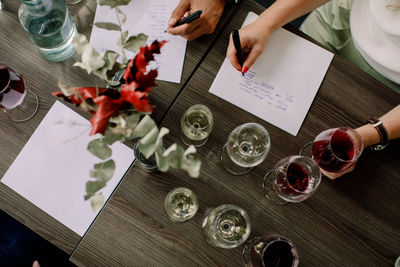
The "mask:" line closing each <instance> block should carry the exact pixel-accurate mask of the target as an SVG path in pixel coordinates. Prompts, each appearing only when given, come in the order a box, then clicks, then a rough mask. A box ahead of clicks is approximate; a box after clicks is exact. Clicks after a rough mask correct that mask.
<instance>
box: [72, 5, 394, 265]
mask: <svg viewBox="0 0 400 267" xmlns="http://www.w3.org/2000/svg"><path fill="white" fill-rule="evenodd" d="M249 10H251V11H255V12H256V13H260V12H261V11H262V8H261V7H260V6H258V5H256V4H254V3H253V2H252V1H245V3H244V4H243V6H242V7H241V8H240V9H239V11H238V13H237V14H235V16H234V19H233V20H232V22H231V23H230V24H229V26H228V27H227V29H226V30H225V31H224V33H223V35H222V37H221V38H220V39H219V40H218V42H217V43H216V45H215V46H214V47H213V49H212V51H211V52H210V54H208V55H207V57H206V59H205V60H204V61H203V63H202V64H201V65H200V68H199V69H198V70H197V71H196V72H195V74H194V75H193V77H192V78H191V79H190V81H189V83H188V84H187V86H186V87H185V89H184V90H183V92H182V94H180V96H179V98H178V100H177V101H176V102H175V104H174V105H173V107H172V109H171V110H170V111H169V113H168V114H167V116H166V118H165V120H164V121H163V123H162V124H163V125H165V126H166V127H168V128H169V129H170V130H171V133H170V134H169V136H168V140H169V142H170V143H173V142H179V138H178V137H179V131H180V118H181V116H182V114H183V113H184V111H185V110H186V109H187V108H188V107H190V106H191V105H193V104H197V103H202V104H205V105H207V106H208V107H209V108H210V109H211V110H212V112H213V115H214V119H215V127H214V130H213V132H212V134H211V137H210V139H209V140H208V141H207V143H206V144H205V145H204V146H202V147H201V148H199V149H198V155H199V156H200V157H201V158H202V162H203V165H202V171H201V175H200V178H198V179H192V178H189V177H188V176H187V175H186V174H185V173H184V172H182V171H177V170H173V171H170V172H168V173H155V174H149V173H145V172H143V171H141V170H140V169H139V168H138V167H136V166H135V167H134V168H133V169H132V171H131V172H130V173H129V174H128V175H127V176H126V177H125V178H124V180H123V181H122V183H121V184H120V186H119V188H118V190H117V191H116V192H115V194H114V195H113V197H112V198H111V199H110V201H109V202H108V204H107V206H106V207H105V209H104V210H103V211H102V213H101V214H100V215H99V216H98V218H97V220H96V221H95V223H94V224H93V225H92V227H91V228H90V230H89V231H88V233H87V234H86V236H85V237H84V238H83V240H82V242H81V243H80V245H79V246H78V248H77V249H76V250H75V252H74V253H73V255H72V257H71V260H72V261H73V262H74V263H76V264H78V265H112V266H115V265H123V266H143V265H157V266H194V265H201V266H215V265H223V266H240V265H241V264H242V263H241V249H242V248H241V247H239V248H235V249H220V248H214V247H212V246H210V245H209V244H207V243H206V242H205V241H204V237H203V233H202V229H201V225H202V222H203V219H204V217H205V216H206V214H207V213H208V212H209V211H210V209H212V208H214V207H217V206H219V205H221V204H225V203H231V204H235V205H238V206H240V207H242V208H244V209H245V210H246V211H247V212H248V214H249V216H250V218H251V225H252V233H251V235H250V238H252V237H255V236H259V235H264V234H271V233H277V234H281V235H283V236H285V237H287V238H289V239H290V240H292V241H293V242H294V244H295V245H296V247H297V249H298V252H299V255H300V266H393V264H394V261H395V259H396V258H397V257H398V256H399V255H400V200H399V199H400V198H399V193H398V192H399V190H400V177H399V176H400V158H399V151H400V144H399V142H398V141H395V142H392V143H391V145H390V146H389V147H388V148H387V149H385V150H383V151H379V152H377V151H369V150H366V151H365V152H364V153H363V155H362V157H361V158H360V160H359V163H358V164H357V167H356V170H355V171H353V172H352V173H349V174H347V175H345V176H344V177H342V178H340V179H338V180H335V181H331V180H329V179H328V178H326V177H324V178H323V180H322V182H321V185H320V187H319V189H318V191H317V192H316V193H315V195H313V196H312V197H311V198H310V199H308V200H306V201H305V202H303V203H299V204H288V205H276V204H274V203H271V202H270V201H268V200H267V199H266V198H265V197H264V196H263V194H262V193H261V182H262V179H263V176H264V174H265V173H266V172H267V171H268V170H269V169H271V168H272V167H273V166H274V165H275V164H276V163H277V162H278V161H279V160H280V159H282V158H283V157H286V156H288V155H293V154H297V153H298V152H299V150H300V149H301V147H302V146H303V145H304V144H305V143H307V142H309V141H312V140H313V139H314V137H315V136H316V135H317V134H318V133H320V132H321V131H323V130H325V129H328V128H333V127H338V126H349V127H358V126H361V125H363V124H364V123H365V121H366V119H367V118H369V117H371V116H380V115H383V114H384V113H385V112H387V111H389V110H390V109H391V108H393V107H395V106H396V105H397V104H399V103H400V95H397V94H396V93H394V92H392V91H391V90H390V89H388V88H386V87H385V86H383V85H382V84H381V83H379V82H378V81H375V80H374V79H373V78H371V77H369V76H368V75H366V74H364V73H363V72H361V71H360V70H359V69H357V68H355V67H354V66H352V65H351V64H349V63H348V62H347V61H346V60H344V59H342V58H341V57H338V56H335V57H334V59H333V61H332V64H331V66H330V68H329V70H328V73H327V75H326V77H325V79H324V81H323V83H322V85H321V87H320V89H319V92H318V94H317V96H316V98H315V100H314V102H313V104H312V106H311V108H310V111H309V112H308V115H307V117H306V119H305V121H304V123H303V125H302V127H301V129H300V131H299V133H298V135H297V136H291V135H289V134H288V133H286V132H284V131H282V130H280V129H278V128H276V127H275V126H273V125H271V124H269V123H267V122H265V121H262V120H260V119H259V118H257V117H255V116H253V115H251V114H249V113H247V112H245V111H244V110H241V109H239V108H237V107H236V106H234V105H232V104H230V103H228V102H226V101H224V100H222V99H220V98H218V97H216V96H215V95H213V94H211V93H209V92H208V90H209V88H210V86H211V84H212V82H213V80H214V78H215V76H216V73H217V71H218V69H219V67H220V65H221V64H222V62H223V60H224V57H225V51H226V47H227V43H228V37H229V33H230V31H231V30H232V29H233V28H235V27H239V26H240V25H241V24H242V22H243V21H244V19H245V16H246V15H247V12H248V11H249ZM288 78H290V77H288ZM246 122H258V123H260V124H262V125H263V126H264V127H265V128H266V129H267V130H268V131H269V133H270V135H271V140H272V147H271V151H270V153H269V155H268V157H267V159H266V160H265V161H264V162H263V163H262V164H261V165H259V166H257V167H255V168H254V169H253V170H252V171H251V172H250V173H249V174H247V175H243V176H232V175H229V174H228V173H227V172H225V171H224V169H223V167H222V166H221V163H220V153H221V150H222V146H223V144H224V143H225V141H226V138H227V136H228V134H229V132H230V131H231V130H232V129H233V128H235V127H236V126H237V125H239V124H242V123H246ZM178 186H184V187H188V188H190V189H192V190H193V191H194V192H195V193H196V194H197V196H198V199H199V205H200V207H199V211H198V212H197V214H196V215H195V216H194V217H193V218H192V219H191V220H189V221H187V222H185V223H174V222H172V221H170V220H169V219H168V218H167V215H166V213H165V211H164V208H163V201H164V198H165V196H166V194H167V193H168V192H169V191H170V190H171V189H173V188H175V187H178Z"/></svg>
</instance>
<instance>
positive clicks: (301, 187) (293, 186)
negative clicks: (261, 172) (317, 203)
mask: <svg viewBox="0 0 400 267" xmlns="http://www.w3.org/2000/svg"><path fill="white" fill-rule="evenodd" d="M320 182H321V171H320V168H319V167H318V165H317V163H316V162H315V161H314V160H313V159H312V158H309V157H305V156H299V155H293V156H288V157H286V158H284V159H282V160H280V161H279V162H278V163H277V164H276V165H275V167H274V168H273V169H272V170H270V171H269V172H268V173H267V174H266V175H265V176H264V180H263V184H262V186H263V191H264V193H265V196H266V197H267V198H268V199H270V200H272V201H274V202H275V203H277V204H286V203H288V202H294V203H296V202H301V201H304V200H306V199H307V198H309V197H310V196H311V195H312V194H314V192H315V191H316V190H317V188H318V186H319V184H320Z"/></svg>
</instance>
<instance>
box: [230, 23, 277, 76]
mask: <svg viewBox="0 0 400 267" xmlns="http://www.w3.org/2000/svg"><path fill="white" fill-rule="evenodd" d="M270 35H271V33H270V32H269V31H268V30H267V29H266V28H265V27H263V25H262V23H260V22H259V21H258V20H256V21H255V22H253V23H251V24H249V25H247V26H245V27H243V28H242V29H240V30H239V36H240V44H241V46H242V55H243V67H241V66H240V64H239V62H238V59H237V56H236V49H235V45H234V44H233V40H232V34H231V37H230V39H229V46H228V49H227V52H226V57H227V58H228V59H229V61H230V62H231V64H232V66H233V67H234V68H235V69H237V70H238V71H242V72H243V73H246V72H247V71H248V70H249V69H250V67H251V66H252V65H253V63H254V62H255V61H256V59H257V58H258V57H259V56H260V55H261V53H262V52H263V51H264V49H265V47H266V46H267V43H268V40H269V37H270Z"/></svg>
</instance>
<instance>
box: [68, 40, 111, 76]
mask: <svg viewBox="0 0 400 267" xmlns="http://www.w3.org/2000/svg"><path fill="white" fill-rule="evenodd" d="M72 43H73V45H74V46H75V48H76V50H77V52H78V53H79V54H81V60H82V62H76V63H75V64H74V66H78V67H81V68H82V69H85V70H86V71H87V72H88V74H90V73H92V72H94V71H95V70H98V69H100V68H102V67H103V66H104V65H105V61H104V59H103V56H102V55H101V54H100V53H99V52H97V51H96V50H95V49H94V48H93V47H92V46H91V45H90V44H89V42H88V40H87V38H86V36H85V35H83V34H78V35H77V36H76V37H75V38H74V39H73V41H72Z"/></svg>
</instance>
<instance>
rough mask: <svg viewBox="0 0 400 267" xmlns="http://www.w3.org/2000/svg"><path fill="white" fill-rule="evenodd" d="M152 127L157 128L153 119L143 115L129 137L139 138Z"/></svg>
mask: <svg viewBox="0 0 400 267" xmlns="http://www.w3.org/2000/svg"><path fill="white" fill-rule="evenodd" d="M153 128H157V124H156V123H155V121H154V120H153V119H152V118H151V117H150V116H149V115H145V116H144V117H143V118H142V119H141V120H140V122H139V124H138V125H137V126H136V128H135V130H133V133H132V135H131V138H140V137H143V136H145V135H146V134H147V133H148V132H150V131H151V130H152V129H153Z"/></svg>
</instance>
